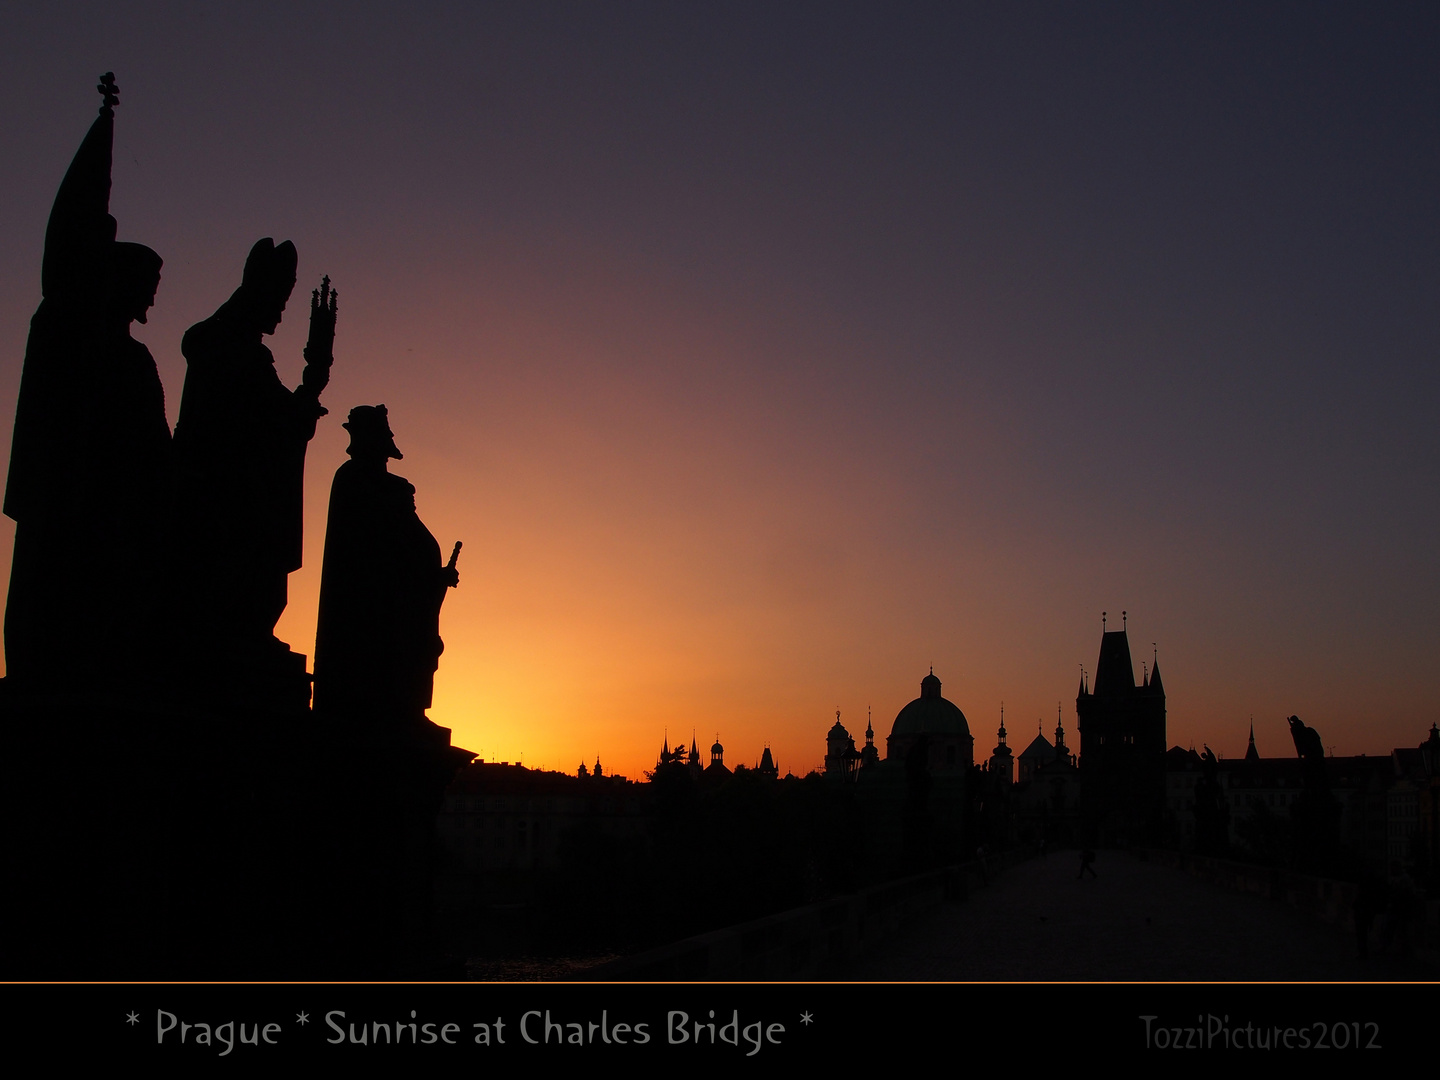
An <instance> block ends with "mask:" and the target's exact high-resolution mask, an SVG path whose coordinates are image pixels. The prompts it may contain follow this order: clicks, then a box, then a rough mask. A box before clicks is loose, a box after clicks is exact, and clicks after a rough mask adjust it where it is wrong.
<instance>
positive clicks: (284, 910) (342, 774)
mask: <svg viewBox="0 0 1440 1080" xmlns="http://www.w3.org/2000/svg"><path fill="white" fill-rule="evenodd" d="M425 725H428V727H427V726H425ZM472 756H473V755H470V754H469V753H468V752H466V751H463V750H459V749H457V748H454V747H451V746H450V745H449V737H448V732H447V731H446V730H445V729H444V728H440V727H437V726H436V725H434V724H430V723H429V721H425V722H424V725H416V726H415V728H414V729H408V730H407V729H398V730H396V731H394V732H392V733H390V734H389V735H388V736H387V735H386V734H385V733H383V732H380V733H377V732H369V733H364V734H359V733H356V732H354V731H353V730H348V729H347V727H346V725H345V724H344V723H343V722H342V721H332V722H328V723H327V722H322V721H320V720H318V719H317V718H315V717H314V716H313V715H311V713H310V712H309V711H308V709H304V708H301V709H292V710H281V709H271V710H269V711H265V712H246V711H244V710H243V709H233V708H230V709H225V710H213V711H212V710H206V709H204V708H203V707H199V706H198V705H196V704H193V703H192V704H190V705H187V706H175V705H161V704H154V703H146V702H143V701H135V700H129V701H125V700H118V699H115V700H107V699H105V698H103V697H84V698H82V697H76V698H64V697H47V698H45V699H41V698H38V697H33V696H25V695H20V694H15V693H13V692H12V693H7V694H0V791H3V795H0V798H3V800H4V802H3V812H4V826H3V828H4V834H3V836H4V839H3V843H4V848H3V852H0V858H3V865H4V866H5V868H6V871H7V878H8V880H7V882H6V886H5V889H4V895H3V899H0V903H3V909H4V915H5V917H6V920H7V921H6V925H8V926H10V927H12V928H22V927H23V928H24V930H23V931H18V930H17V932H12V933H10V934H7V935H6V936H5V938H4V943H3V956H0V977H3V978H7V979H118V980H127V981H128V980H137V979H159V980H174V979H223V980H233V979H262V980H271V979H361V978H364V979H376V978H397V977H425V976H427V975H433V974H435V972H436V971H437V970H439V969H440V968H441V967H442V965H443V964H444V958H443V955H442V953H443V950H441V949H440V948H439V946H438V945H437V943H436V942H435V940H434V938H433V936H432V934H431V929H430V914H431V907H432V897H431V881H432V879H433V870H434V860H435V857H436V851H437V848H436V839H435V835H434V821H435V815H436V813H437V811H438V809H439V807H440V804H441V801H442V799H443V795H444V791H445V788H446V787H447V786H448V784H449V782H450V779H451V777H452V776H453V775H454V772H455V770H456V769H457V768H459V766H460V765H462V764H464V763H465V762H467V761H468V760H470V758H471V757H472Z"/></svg>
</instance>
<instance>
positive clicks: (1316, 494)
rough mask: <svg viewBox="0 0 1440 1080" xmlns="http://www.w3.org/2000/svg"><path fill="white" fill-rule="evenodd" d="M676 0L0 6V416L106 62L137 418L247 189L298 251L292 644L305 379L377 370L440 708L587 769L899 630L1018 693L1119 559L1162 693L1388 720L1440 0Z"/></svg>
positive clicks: (1422, 710) (508, 747)
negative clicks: (150, 360)
mask: <svg viewBox="0 0 1440 1080" xmlns="http://www.w3.org/2000/svg"><path fill="white" fill-rule="evenodd" d="M695 7H696V5H682V4H672V3H657V4H638V3H637V4H581V5H545V4H533V3H516V4H508V5H498V6H485V5H476V4H468V3H467V4H455V5H446V4H428V5H421V6H420V10H419V11H414V10H408V9H407V10H405V11H403V12H402V11H400V10H398V9H396V8H392V7H390V6H388V5H386V6H382V5H372V4H357V3H346V4H320V3H312V4H305V5H291V4H279V3H275V4H266V3H255V4H243V5H242V4H234V5H225V10H224V11H223V12H222V11H221V10H219V8H220V6H219V5H213V6H204V7H197V6H194V5H188V4H174V5H164V4H148V5H147V4H133V5H125V6H124V9H123V10H113V9H112V5H99V4H93V5H75V4H50V5H43V6H40V5H36V6H30V5H25V6H21V5H16V4H10V3H6V4H3V5H0V118H3V120H0V131H3V136H4V142H5V146H6V155H5V158H6V162H7V168H6V169H5V170H3V171H0V202H3V205H4V206H5V208H6V212H5V213H4V214H3V215H0V343H3V347H0V428H3V429H5V430H8V429H9V426H10V423H11V420H12V418H13V409H14V401H15V394H16V390H17V388H18V385H19V378H20V362H21V358H22V356H23V352H24V346H25V336H26V331H27V324H28V320H29V318H30V316H31V314H32V313H33V311H34V309H35V307H36V305H37V304H38V302H39V299H40V294H39V284H40V282H39V271H40V254H41V242H42V238H43V232H44V225H45V219H46V216H47V214H48V213H49V207H50V202H51V200H52V198H53V197H54V193H55V189H56V186H57V185H58V183H59V181H60V177H61V176H62V174H63V173H64V170H65V168H66V166H67V165H68V163H69V160H70V157H71V155H72V154H73V153H74V151H75V148H76V147H77V146H78V145H79V141H80V139H81V137H82V135H83V134H84V132H85V130H86V128H87V127H88V125H89V123H90V121H91V118H92V117H93V116H94V114H95V108H96V105H97V103H98V95H96V93H95V91H94V89H93V86H94V82H95V77H96V75H98V74H99V73H100V72H102V71H106V70H113V71H115V73H116V76H117V80H118V82H119V84H120V87H121V105H120V108H119V109H118V111H117V121H116V148H115V172H114V194H113V199H112V211H113V213H114V214H115V216H116V217H117V218H118V219H119V222H120V237H121V239H127V240H135V241H140V242H143V243H147V244H149V245H150V246H152V247H154V248H155V249H156V250H158V251H159V252H160V253H161V255H162V256H163V257H164V258H165V269H164V279H163V281H162V283H161V287H160V293H159V297H158V301H157V305H156V308H155V309H154V311H153V312H152V315H151V320H150V323H149V324H148V325H147V326H143V327H137V328H136V337H138V338H140V339H141V340H143V341H145V342H146V343H147V344H148V345H149V346H150V349H151V351H152V352H153V353H154V355H155V358H156V361H157V362H158V364H159V367H160V372H161V376H162V378H163V379H164V382H165V387H166V393H167V400H168V408H169V414H170V418H171V420H172V422H173V420H174V418H175V414H176V411H177V409H178V405H179V400H180V391H181V387H182V385H183V380H184V360H183V358H182V357H181V355H180V351H179V343H180V337H181V334H182V333H183V332H184V330H185V328H186V327H187V326H189V325H191V324H192V323H194V322H197V321H199V320H200V319H202V318H205V317H207V316H209V315H210V314H211V313H212V312H213V311H214V310H215V308H216V307H218V306H219V304H220V303H221V302H222V301H223V300H224V299H225V298H226V297H227V296H228V295H229V294H230V292H231V291H232V290H233V289H234V288H235V286H236V285H237V284H238V283H239V279H240V271H241V267H242V265H243V262H244V257H245V253H246V251H247V250H248V249H249V246H250V245H251V243H253V241H254V240H256V239H257V238H259V237H261V236H274V237H275V238H276V239H277V240H278V239H292V240H294V241H295V243H296V245H297V247H298V248H299V252H300V275H301V282H300V290H308V289H309V288H311V287H313V285H314V283H316V282H318V279H319V277H320V275H321V274H322V273H328V274H329V275H331V277H332V278H333V279H334V281H335V283H336V285H337V287H338V289H339V292H340V323H339V332H338V335H337V340H336V363H335V368H334V376H333V379H332V381H331V384H330V388H329V389H328V391H327V392H326V394H325V396H324V401H325V403H326V404H327V405H328V406H329V408H330V410H331V415H330V416H329V417H327V418H326V419H324V420H322V421H321V426H320V431H319V433H318V434H317V435H316V437H315V440H314V442H313V443H311V446H310V452H309V458H308V462H307V474H306V485H307V518H306V549H305V550H306V565H305V567H304V569H303V570H302V571H300V572H299V573H297V574H294V575H292V576H291V579H290V596H291V601H290V608H289V610H288V611H287V613H286V615H285V616H284V618H283V619H282V621H281V624H280V627H279V630H278V632H279V634H280V636H281V637H282V638H284V639H285V640H287V641H289V642H291V643H292V645H293V646H294V647H295V649H296V650H298V651H302V652H306V653H309V652H312V651H313V642H314V625H315V597H316V592H317V588H318V583H319V574H320V554H321V549H322V545H323V540H324V515H325V505H326V500H327V498H328V492H329V486H330V479H331V476H332V475H333V473H334V470H335V469H336V467H338V465H339V464H340V463H341V462H342V461H343V460H344V447H345V444H346V440H345V438H344V432H343V430H342V429H341V428H340V422H341V421H342V420H343V419H344V414H345V412H346V411H347V410H348V409H349V408H350V407H351V406H353V405H357V404H375V403H380V402H383V403H385V404H386V405H387V406H388V407H389V410H390V415H391V422H392V426H393V427H394V430H395V433H396V438H397V442H398V443H399V445H400V448H401V449H402V450H403V451H404V452H405V455H406V456H405V459H404V460H403V461H402V462H396V463H394V464H393V470H394V471H395V472H398V473H401V474H402V475H404V476H406V477H408V478H409V479H410V480H411V481H412V482H413V483H414V484H415V485H416V487H417V488H418V489H419V494H418V496H417V503H418V506H419V510H420V514H421V517H422V518H423V519H424V520H425V522H426V523H427V524H428V525H429V527H430V529H431V531H432V532H434V533H435V535H436V537H437V539H438V540H439V541H440V543H441V545H442V547H443V548H445V549H446V550H448V548H449V546H450V544H451V543H452V542H453V541H454V540H456V539H461V540H464V542H465V550H464V553H463V555H462V556H461V560H460V571H461V585H460V588H459V589H458V590H457V591H455V592H453V593H451V594H450V597H449V599H448V600H447V602H446V606H445V610H444V613H443V616H442V623H441V630H442V633H443V636H444V638H445V641H446V652H445V655H444V657H443V659H442V663H441V668H440V672H439V675H438V677H437V680H436V691H435V706H434V708H433V709H432V710H431V716H432V718H434V719H435V720H436V721H438V722H439V723H442V724H444V725H446V726H449V727H451V728H453V729H454V739H455V742H456V743H458V744H460V745H463V746H466V747H468V748H470V749H472V750H475V751H477V752H479V753H481V754H483V756H485V757H486V758H487V759H493V760H510V761H515V760H519V759H521V758H522V755H523V760H524V762H525V763H526V764H527V765H534V766H541V767H546V768H563V769H566V770H569V771H573V770H574V769H575V767H576V765H577V764H578V763H579V761H580V760H581V759H582V758H584V759H586V760H588V761H591V762H593V760H594V759H595V757H596V755H597V754H598V755H599V756H600V758H601V760H602V761H603V762H604V764H605V765H606V767H607V768H608V769H611V770H615V771H619V772H622V773H625V774H627V775H630V776H632V777H638V776H639V775H640V774H641V772H642V770H644V769H646V768H648V767H651V766H652V765H653V763H654V760H655V756H656V752H657V751H658V749H659V745H660V740H661V738H662V736H663V735H664V734H665V732H666V731H667V729H668V732H669V736H670V739H671V740H672V742H674V741H675V740H677V739H684V740H685V741H686V742H687V743H688V741H689V738H690V734H691V731H692V729H693V730H694V731H695V732H696V733H697V734H698V737H699V740H700V743H701V745H702V746H705V745H706V744H708V743H709V742H710V741H711V740H712V739H713V737H714V736H715V734H716V733H717V732H718V733H719V735H720V737H721V740H722V741H723V742H724V744H725V746H726V761H727V763H729V764H731V765H734V764H736V763H753V762H754V761H756V760H757V759H758V758H759V756H760V753H761V749H762V747H763V745H764V744H765V743H766V742H768V743H769V744H770V745H771V746H772V748H773V751H774V753H775V755H776V757H777V759H778V761H779V764H780V767H781V770H782V771H784V770H786V769H791V770H794V771H795V772H796V773H797V774H798V773H801V772H803V771H805V770H808V769H810V768H812V767H814V766H816V765H818V764H819V763H820V760H821V757H822V756H823V753H824V744H823V739H824V734H825V731H826V729H827V728H828V727H829V725H830V724H831V723H833V722H834V711H835V709H836V708H837V707H838V708H840V709H841V710H842V711H843V720H844V722H845V723H846V724H847V726H849V728H850V730H851V732H852V733H855V734H859V733H860V732H862V731H863V729H864V726H865V715H866V709H867V707H873V711H874V717H875V726H876V730H877V732H878V733H879V736H880V738H881V740H882V741H883V736H884V735H885V734H887V733H888V731H889V727H890V724H891V722H892V721H893V719H894V716H895V713H896V712H897V711H898V710H899V709H900V708H901V706H903V705H904V704H905V703H906V702H907V701H909V700H910V699H911V698H913V697H915V696H916V695H917V694H918V693H919V681H920V678H921V677H922V676H923V675H924V674H925V673H926V671H927V670H928V669H929V665H931V664H933V665H934V667H935V672H936V674H937V675H939V676H940V677H941V679H942V680H943V682H944V692H945V695H946V696H947V697H949V698H950V699H951V700H953V701H954V702H955V703H956V704H957V705H959V706H960V708H961V709H962V710H964V712H965V714H966V716H967V717H968V718H969V720H970V725H971V730H972V732H973V733H974V735H975V738H976V749H977V752H982V753H983V752H988V750H989V748H990V747H991V746H993V745H994V736H995V728H996V726H997V723H998V719H999V710H1000V703H1001V701H1002V700H1003V701H1004V702H1005V716H1006V721H1007V726H1008V727H1009V729H1010V732H1011V742H1012V743H1013V744H1016V745H1017V746H1018V747H1023V745H1024V744H1025V743H1026V742H1028V741H1029V739H1030V738H1031V737H1033V734H1034V731H1035V725H1036V722H1037V720H1039V719H1041V718H1043V719H1044V722H1045V729H1046V732H1047V734H1048V733H1049V732H1050V731H1052V730H1053V728H1054V725H1055V715H1056V706H1057V703H1061V702H1063V705H1064V716H1065V722H1066V727H1067V730H1069V731H1073V727H1074V695H1075V689H1076V686H1077V684H1078V681H1079V676H1080V665H1081V664H1084V665H1085V666H1086V668H1087V669H1093V665H1094V663H1095V658H1096V655H1097V653H1098V648H1099V636H1100V613H1101V611H1102V610H1108V611H1109V612H1110V614H1111V626H1112V627H1114V626H1115V625H1117V624H1118V623H1119V621H1120V612H1121V610H1127V611H1128V612H1129V613H1130V622H1131V624H1132V630H1133V633H1132V634H1131V638H1132V643H1133V645H1134V648H1135V652H1136V656H1135V659H1136V664H1137V673H1136V674H1137V677H1138V676H1139V674H1140V672H1139V670H1138V665H1139V663H1140V662H1141V660H1142V659H1144V660H1148V659H1149V658H1150V655H1151V645H1150V643H1151V642H1156V643H1158V646H1157V647H1158V650H1159V656H1160V661H1161V670H1162V673H1163V676H1164V680H1165V685H1166V689H1167V693H1168V698H1169V737H1170V741H1171V742H1172V743H1180V744H1182V745H1189V744H1190V743H1192V742H1193V743H1195V744H1197V745H1198V744H1200V743H1202V742H1207V743H1209V744H1210V745H1211V746H1212V747H1214V748H1215V749H1216V750H1218V751H1223V752H1224V753H1226V754H1227V755H1232V756H1233V755H1236V754H1239V753H1241V752H1243V750H1244V747H1245V735H1246V731H1247V725H1248V723H1249V719H1250V717H1251V716H1252V715H1253V716H1254V720H1255V726H1256V736H1257V741H1258V742H1259V746H1260V750H1261V753H1262V754H1266V755H1272V754H1273V755H1278V754H1285V755H1289V754H1292V753H1293V747H1292V746H1291V745H1290V742H1289V737H1288V733H1287V731H1286V729H1285V726H1284V717H1285V716H1286V715H1288V714H1290V713H1298V714H1299V715H1300V716H1301V717H1302V718H1303V719H1305V720H1306V722H1307V723H1309V724H1311V725H1312V726H1315V727H1316V728H1318V729H1319V730H1320V732H1321V734H1322V736H1323V738H1324V741H1325V742H1326V744H1327V745H1331V746H1333V747H1334V750H1335V752H1336V753H1339V754H1346V753H1359V752H1368V753H1385V752H1388V751H1389V750H1390V748H1391V747H1393V746H1397V745H1403V746H1413V745H1417V744H1418V743H1419V742H1420V741H1421V740H1422V738H1423V737H1424V735H1425V733H1426V731H1427V730H1428V728H1429V725H1430V724H1431V723H1432V722H1434V721H1435V720H1437V719H1440V686H1437V677H1440V665H1437V645H1440V576H1437V570H1436V548H1437V531H1440V530H1437V526H1440V514H1437V505H1436V498H1435V493H1436V490H1437V479H1440V454H1437V423H1436V421H1437V409H1436V406H1437V390H1440V376H1437V369H1436V361H1437V357H1440V348H1437V346H1440V319H1437V315H1440V312H1437V298H1440V203H1437V195H1440V85H1437V84H1440V65H1437V63H1436V60H1435V58H1436V56H1437V55H1440V9H1437V8H1436V7H1434V6H1433V5H1413V6H1406V5H1386V6H1384V7H1383V8H1382V7H1380V6H1378V5H1368V4H1364V5H1362V4H1354V5H1323V4H1314V3H1299V4H1275V5H1266V6H1264V7H1263V9H1261V8H1260V6H1258V5H1254V4H1236V5H1222V4H1216V3H1210V2H1207V3H1201V4H1194V5H1185V4H1165V5H1154V4H1104V5H1074V4H1065V5H1048V4H1040V5H1008V4H1007V5H985V6H977V7H973V8H967V7H961V6H960V5H956V4H951V3H946V4H939V5H933V6H932V5H923V4H905V5H894V4H875V5H839V4H835V3H824V4H815V5H808V4H781V5H776V4H773V3H761V4H753V5H747V4H740V3H727V4H724V5H714V6H711V7H709V8H706V9H703V10H699V11H697V10H693V9H694V8H695ZM299 294H300V291H299V290H297V295H299ZM302 310H303V305H300V304H299V303H296V304H295V305H294V306H293V307H292V312H291V315H290V317H289V318H288V319H287V321H286V322H285V323H284V324H283V325H282V326H281V328H280V331H279V333H278V334H277V335H276V336H275V337H274V338H273V339H271V341H270V344H271V346H272V348H273V350H274V352H275V355H276V359H277V364H278V367H279V369H280V371H281V374H282V377H284V378H285V379H286V380H287V382H289V383H290V384H291V385H294V384H295V383H296V382H298V380H299V376H300V370H301V365H302V361H301V358H300V349H301V347H302V345H303V343H304V334H305V325H304V318H303V316H302V315H301V311H302ZM3 443H4V447H5V448H6V449H8V440H3ZM0 520H3V521H4V527H3V530H0V545H3V546H0V556H3V558H4V559H5V561H6V562H7V563H8V558H9V545H10V542H11V536H12V533H13V525H12V524H11V523H10V522H9V521H8V519H0ZM177 632H178V631H177Z"/></svg>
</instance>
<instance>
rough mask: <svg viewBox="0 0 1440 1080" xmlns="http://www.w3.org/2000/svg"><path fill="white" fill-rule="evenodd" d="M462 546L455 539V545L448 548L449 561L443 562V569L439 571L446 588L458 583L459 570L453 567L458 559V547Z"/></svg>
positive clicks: (451, 587) (453, 586)
mask: <svg viewBox="0 0 1440 1080" xmlns="http://www.w3.org/2000/svg"><path fill="white" fill-rule="evenodd" d="M463 546H464V545H463V544H461V542H460V541H459V540H456V541H455V546H454V547H453V548H451V549H450V561H449V562H448V563H446V564H445V569H444V570H443V571H442V572H441V577H442V578H443V580H444V582H445V587H446V588H447V589H453V588H455V587H456V586H457V585H459V584H460V571H459V570H456V569H455V564H456V563H458V562H459V561H460V549H461V548H462V547H463Z"/></svg>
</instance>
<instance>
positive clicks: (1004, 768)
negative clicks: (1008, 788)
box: [990, 706, 1015, 784]
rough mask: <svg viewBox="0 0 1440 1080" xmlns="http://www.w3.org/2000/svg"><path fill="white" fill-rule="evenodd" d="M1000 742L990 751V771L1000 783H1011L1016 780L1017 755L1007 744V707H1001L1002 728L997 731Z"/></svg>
mask: <svg viewBox="0 0 1440 1080" xmlns="http://www.w3.org/2000/svg"><path fill="white" fill-rule="evenodd" d="M995 734H996V738H997V739H998V740H999V742H997V743H996V745H995V749H994V750H992V751H990V773H991V775H992V776H993V777H994V778H995V779H996V780H997V781H999V782H1000V783H1003V784H1010V783H1013V782H1014V780H1015V755H1014V752H1013V751H1011V749H1010V747H1008V746H1007V745H1005V709H1004V707H1003V706H1002V707H1001V709H1000V730H999V731H997V732H996V733H995Z"/></svg>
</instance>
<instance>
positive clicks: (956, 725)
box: [885, 668, 975, 775]
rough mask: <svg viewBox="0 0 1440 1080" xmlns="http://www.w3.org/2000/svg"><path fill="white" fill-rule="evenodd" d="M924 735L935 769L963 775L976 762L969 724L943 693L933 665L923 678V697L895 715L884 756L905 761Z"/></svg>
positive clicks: (930, 765)
mask: <svg viewBox="0 0 1440 1080" xmlns="http://www.w3.org/2000/svg"><path fill="white" fill-rule="evenodd" d="M922 735H924V736H926V738H927V742H928V755H929V758H928V760H929V768H930V770H931V771H932V772H934V773H953V772H958V773H960V774H962V775H963V774H964V773H965V772H967V771H969V769H970V766H971V765H973V764H974V763H975V740H974V738H972V737H971V735H970V725H969V724H968V723H966V720H965V714H964V713H963V712H961V711H960V709H959V707H958V706H956V705H955V704H954V703H953V702H951V701H948V700H946V699H945V698H943V697H941V696H940V680H939V679H937V678H936V677H935V669H934V668H931V669H930V674H929V675H926V676H925V678H923V679H921V680H920V696H919V697H918V698H916V699H915V700H914V701H912V702H910V704H908V705H906V706H905V707H904V708H903V709H901V710H900V712H899V714H898V715H897V716H896V717H895V723H894V724H893V725H892V726H891V728H890V736H889V738H887V739H886V740H885V757H886V758H887V759H893V760H897V761H904V760H905V759H906V756H907V755H908V754H909V753H910V750H911V748H912V747H913V746H914V745H915V743H916V742H917V741H918V740H919V738H920V737H921V736H922Z"/></svg>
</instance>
